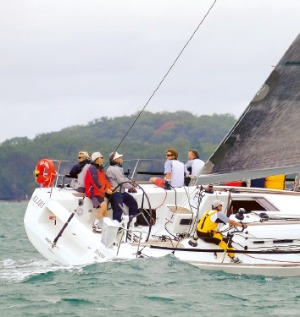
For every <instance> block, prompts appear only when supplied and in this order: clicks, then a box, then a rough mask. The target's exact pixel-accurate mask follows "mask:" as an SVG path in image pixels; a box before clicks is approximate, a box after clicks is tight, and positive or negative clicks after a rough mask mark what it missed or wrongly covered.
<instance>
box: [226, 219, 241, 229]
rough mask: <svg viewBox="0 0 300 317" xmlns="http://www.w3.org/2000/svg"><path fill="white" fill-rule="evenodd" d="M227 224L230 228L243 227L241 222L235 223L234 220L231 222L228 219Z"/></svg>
mask: <svg viewBox="0 0 300 317" xmlns="http://www.w3.org/2000/svg"><path fill="white" fill-rule="evenodd" d="M228 223H229V225H230V226H235V227H245V225H244V224H242V223H241V222H237V221H234V220H231V219H229V221H228Z"/></svg>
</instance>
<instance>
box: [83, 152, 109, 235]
mask: <svg viewBox="0 0 300 317" xmlns="http://www.w3.org/2000/svg"><path fill="white" fill-rule="evenodd" d="M103 161H104V158H103V155H102V154H101V153H100V152H94V153H93V154H92V156H91V165H90V167H89V169H88V171H87V173H86V177H85V193H86V196H87V197H89V198H90V199H91V200H92V203H93V207H94V208H98V214H97V216H96V219H95V221H94V224H93V227H92V230H93V232H98V233H100V232H102V229H101V228H100V226H99V222H100V219H101V217H108V211H107V203H106V201H105V200H104V196H105V194H106V193H107V194H112V186H111V184H110V182H109V181H108V180H107V178H106V175H105V172H104V168H103Z"/></svg>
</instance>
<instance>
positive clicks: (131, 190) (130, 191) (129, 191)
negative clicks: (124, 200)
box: [128, 187, 137, 193]
mask: <svg viewBox="0 0 300 317" xmlns="http://www.w3.org/2000/svg"><path fill="white" fill-rule="evenodd" d="M128 193H137V190H136V188H135V187H131V188H129V189H128Z"/></svg>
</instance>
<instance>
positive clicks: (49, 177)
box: [34, 159, 56, 187]
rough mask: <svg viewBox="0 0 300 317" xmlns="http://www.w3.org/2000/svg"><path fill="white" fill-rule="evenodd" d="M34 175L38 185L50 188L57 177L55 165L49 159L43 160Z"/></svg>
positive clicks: (39, 162) (38, 164)
mask: <svg viewBox="0 0 300 317" xmlns="http://www.w3.org/2000/svg"><path fill="white" fill-rule="evenodd" d="M34 174H35V177H36V182H37V183H38V184H41V185H42V186H43V187H50V186H51V185H52V184H53V182H54V179H55V176H56V168H55V165H54V163H53V162H52V161H51V160H49V159H41V160H39V161H38V163H37V165H36V167H35V171H34Z"/></svg>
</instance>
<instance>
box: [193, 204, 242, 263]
mask: <svg viewBox="0 0 300 317" xmlns="http://www.w3.org/2000/svg"><path fill="white" fill-rule="evenodd" d="M222 207H223V202H222V201H220V200H215V201H213V203H212V209H211V210H208V211H207V212H205V213H204V215H203V216H202V218H201V219H200V221H199V224H198V226H197V236H198V237H199V238H201V239H202V240H204V241H205V242H210V243H214V244H216V245H218V246H219V247H220V248H222V249H223V250H224V251H225V250H230V251H233V250H234V249H233V248H232V247H231V245H230V244H229V245H227V243H228V240H227V239H226V238H224V237H223V235H222V234H221V233H220V232H218V231H217V227H218V225H219V224H220V223H223V224H227V223H228V224H229V225H230V226H237V227H245V226H244V225H243V224H242V223H240V222H237V221H234V220H231V219H229V218H228V217H227V216H226V215H225V214H224V213H222ZM228 256H229V257H230V258H231V261H232V262H234V263H240V262H241V261H240V260H239V258H236V257H235V256H234V252H228Z"/></svg>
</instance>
